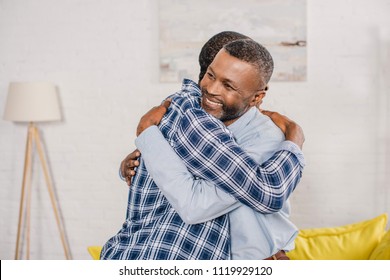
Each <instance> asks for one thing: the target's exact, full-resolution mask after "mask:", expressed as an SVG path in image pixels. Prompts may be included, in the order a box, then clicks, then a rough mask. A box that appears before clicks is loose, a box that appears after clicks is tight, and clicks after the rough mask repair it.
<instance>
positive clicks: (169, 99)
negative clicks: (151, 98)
mask: <svg viewBox="0 0 390 280" xmlns="http://www.w3.org/2000/svg"><path fill="white" fill-rule="evenodd" d="M171 102H172V99H171V98H167V99H165V100H164V101H163V103H162V104H161V105H162V106H163V107H165V109H168V108H169V106H170V105H171Z"/></svg>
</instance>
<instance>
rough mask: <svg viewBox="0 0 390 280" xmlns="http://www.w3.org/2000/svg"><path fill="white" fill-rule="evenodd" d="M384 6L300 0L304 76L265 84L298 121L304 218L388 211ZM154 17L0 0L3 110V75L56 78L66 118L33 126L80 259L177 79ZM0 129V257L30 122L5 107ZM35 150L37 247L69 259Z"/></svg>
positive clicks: (112, 218) (5, 254) (272, 99)
mask: <svg viewBox="0 0 390 280" xmlns="http://www.w3.org/2000/svg"><path fill="white" fill-rule="evenodd" d="M389 12H390V0H376V1H364V0H358V1H351V0H342V1H336V0H331V1H314V0H313V1H310V0H308V80H307V82H301V83H273V84H272V85H271V90H270V91H269V94H268V96H267V100H266V102H265V104H264V107H266V108H268V109H273V110H278V111H280V112H282V113H284V114H287V115H288V116H290V117H291V118H292V119H295V120H296V121H297V122H298V123H300V124H301V125H302V127H303V128H304V130H305V135H306V143H305V146H304V152H305V154H306V160H307V167H306V169H305V173H304V177H303V179H302V182H301V184H300V185H299V187H298V189H297V190H296V191H295V193H294V195H293V199H292V204H293V217H292V218H293V220H294V222H295V223H296V224H297V225H298V226H299V227H301V228H305V227H323V226H335V225H342V224H346V223H353V222H356V221H360V220H363V219H369V218H372V217H374V216H376V215H379V214H381V213H383V212H387V213H390V190H389V187H390V178H389V176H390V175H389V174H390V147H389V142H390V136H389V111H390V101H389V93H390V82H389V80H390V71H389V66H390V18H389V17H388V14H389ZM157 24H158V21H157V1H155V0H148V1H135V0H132V1H131V0H128V1H125V0H120V1H119V0H117V1H114V2H113V1H103V0H89V1H81V0H69V1H51V0H37V1H28V0H0V108H2V109H1V110H3V108H4V104H5V100H6V95H7V88H8V83H9V82H10V81H50V82H53V83H55V84H56V85H57V86H58V88H59V92H60V97H61V103H62V109H63V116H64V118H63V121H62V122H59V123H46V124H43V125H41V126H40V127H41V131H42V133H43V137H44V141H45V143H46V146H47V152H48V157H49V160H50V164H51V169H52V170H51V171H52V174H53V178H54V184H55V188H56V190H57V195H58V197H59V202H60V205H61V213H62V216H63V218H64V221H65V225H66V231H67V235H68V239H69V243H70V247H71V252H72V256H73V258H74V259H89V258H90V257H89V255H88V253H87V250H86V247H87V246H88V245H101V244H103V243H104V242H105V241H106V240H107V239H108V238H109V237H110V236H112V235H113V234H114V233H115V232H116V231H117V230H119V228H120V226H121V223H122V222H123V221H124V216H125V209H126V202H127V187H126V185H125V184H124V183H122V182H121V181H120V180H119V179H118V176H117V174H118V166H119V163H120V161H121V160H122V158H123V157H124V156H125V155H126V154H127V153H128V152H129V151H132V150H133V148H134V144H133V142H134V132H135V128H136V125H137V122H138V120H139V117H140V116H141V115H142V113H143V112H145V111H146V110H148V109H149V108H150V107H151V106H154V105H156V104H158V103H159V102H160V101H161V100H162V98H163V97H165V96H166V95H168V94H169V93H172V92H174V91H175V90H177V89H178V88H179V84H160V83H159V82H158V25H157ZM237 31H240V30H239V28H238V29H237ZM189 32H190V31H189ZM214 33H216V32H212V33H210V36H211V35H213V34H214ZM248 35H250V34H248ZM194 59H196V58H194ZM2 113H3V111H1V114H2ZM0 132H1V137H0V155H1V161H0V186H1V187H0V211H1V212H0V215H1V217H0V236H1V239H0V259H12V258H13V257H14V250H15V241H16V230H17V221H18V210H19V199H20V189H21V181H22V172H23V161H24V149H25V138H26V132H27V131H26V126H25V125H22V124H14V123H10V122H6V121H3V120H1V121H0ZM36 157H37V156H36ZM36 157H35V161H34V162H35V166H34V167H35V170H36V171H35V172H34V178H35V179H34V183H33V187H34V193H33V196H34V199H33V205H32V211H33V212H32V225H31V226H32V235H31V242H32V245H31V258H33V259H63V258H64V256H63V251H62V247H61V244H60V239H59V236H58V232H57V228H56V225H55V221H54V218H53V214H52V213H51V208H50V204H49V200H48V197H47V192H46V190H45V185H44V183H43V182H44V181H43V175H42V173H41V172H38V171H39V169H38V168H39V165H38V163H39V162H38V161H37V159H36ZM39 182H40V183H42V184H38V183H39Z"/></svg>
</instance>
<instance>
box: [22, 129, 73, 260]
mask: <svg viewBox="0 0 390 280" xmlns="http://www.w3.org/2000/svg"><path fill="white" fill-rule="evenodd" d="M34 143H35V147H36V148H37V151H38V155H39V159H40V162H41V165H42V169H43V173H44V176H45V181H46V185H47V190H48V192H49V196H50V201H51V206H52V208H53V211H54V215H55V219H56V222H57V227H58V230H59V233H60V238H61V243H62V246H63V249H64V254H65V258H66V259H67V260H69V259H71V257H70V250H69V246H68V243H67V242H66V239H65V230H64V226H63V223H62V220H61V219H60V216H59V212H58V206H57V201H56V198H55V195H54V189H53V185H52V182H51V179H50V176H49V169H48V167H47V163H46V160H45V153H44V149H43V145H42V142H41V138H40V135H39V130H38V128H37V127H36V126H35V125H34V123H32V122H31V123H30V124H29V126H28V132H27V141H26V153H25V158H24V170H23V181H22V192H21V198H20V206H19V222H18V231H17V237H16V249H15V260H18V259H19V258H20V249H21V248H20V244H21V230H22V227H24V223H26V231H27V232H26V246H27V252H26V258H27V259H29V258H30V214H31V171H32V164H31V158H32V152H33V148H34ZM26 191H27V198H26V197H25V196H26ZM25 210H26V217H25V219H26V220H25V221H24V211H25Z"/></svg>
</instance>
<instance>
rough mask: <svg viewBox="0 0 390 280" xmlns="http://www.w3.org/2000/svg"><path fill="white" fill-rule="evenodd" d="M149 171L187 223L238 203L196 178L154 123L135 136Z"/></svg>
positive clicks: (220, 213)
mask: <svg viewBox="0 0 390 280" xmlns="http://www.w3.org/2000/svg"><path fill="white" fill-rule="evenodd" d="M136 145H137V148H138V149H139V150H140V151H141V154H142V158H143V160H144V162H145V165H146V167H147V170H148V172H149V174H150V175H151V176H152V178H153V180H154V182H155V183H156V185H157V186H158V187H159V189H160V190H161V192H162V193H163V194H164V196H165V197H166V198H167V200H168V201H169V202H170V203H171V205H172V207H173V208H174V209H175V210H176V211H177V212H178V214H179V215H180V217H181V218H182V219H183V221H185V222H186V223H190V224H194V223H201V222H205V221H208V220H211V219H214V218H216V217H219V216H221V215H223V214H226V213H228V212H230V211H231V210H233V209H235V208H237V207H238V206H239V204H240V203H239V202H238V201H237V200H236V199H234V198H233V197H232V196H231V195H229V194H227V193H226V192H225V191H223V190H221V189H219V188H216V187H215V186H214V185H213V184H212V183H211V182H207V181H205V180H202V179H195V178H194V176H193V175H192V174H191V173H190V172H189V171H188V169H187V167H186V166H185V165H184V163H183V162H182V160H181V159H180V158H179V157H178V155H177V154H176V153H175V151H174V150H173V149H172V147H171V146H170V145H169V144H168V142H167V141H166V140H165V138H164V137H163V135H162V134H161V132H160V130H159V129H158V128H157V127H156V126H152V127H150V128H148V129H146V130H145V131H144V132H143V133H142V134H141V135H140V136H139V137H138V138H137V139H136Z"/></svg>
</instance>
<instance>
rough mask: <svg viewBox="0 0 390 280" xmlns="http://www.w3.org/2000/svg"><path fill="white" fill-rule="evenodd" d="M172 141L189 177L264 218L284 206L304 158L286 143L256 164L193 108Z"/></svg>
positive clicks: (229, 136) (225, 132)
mask: <svg viewBox="0 0 390 280" xmlns="http://www.w3.org/2000/svg"><path fill="white" fill-rule="evenodd" d="M174 140H175V141H174V143H175V144H174V149H175V151H176V153H177V154H178V155H179V156H180V158H181V159H182V160H183V162H184V163H185V165H186V166H187V168H188V170H189V171H190V172H191V173H192V174H194V175H195V176H197V177H200V178H203V179H205V180H208V181H210V182H212V183H214V184H215V185H216V186H217V187H218V188H221V189H222V190H224V191H226V192H227V193H229V194H231V195H232V196H233V197H235V198H236V199H237V200H238V201H240V202H241V203H243V204H245V205H247V206H249V207H251V208H252V209H255V210H257V211H260V212H262V213H273V212H277V211H279V210H280V209H281V208H282V207H283V203H284V202H285V201H286V200H287V198H288V197H289V195H290V194H291V193H292V191H293V190H294V189H295V187H296V186H297V184H298V182H299V180H300V178H301V175H302V171H303V167H304V161H303V154H302V153H301V152H300V150H299V149H298V148H297V149H295V147H294V145H292V142H289V143H286V142H284V143H283V144H282V145H281V147H280V149H279V151H277V152H276V153H275V154H274V155H273V156H272V157H271V158H270V159H269V160H267V161H266V162H265V163H263V164H262V165H259V164H257V163H256V161H255V160H253V159H252V158H251V157H250V156H249V155H248V154H247V153H245V151H244V150H243V149H242V148H240V147H239V146H238V145H237V143H236V142H235V140H234V138H233V135H232V134H231V133H230V132H229V131H228V129H227V128H226V127H225V126H224V125H223V123H222V122H220V121H219V120H217V119H215V118H213V117H211V116H210V115H209V114H207V113H206V112H205V111H203V110H201V109H197V108H192V109H189V110H187V111H186V112H185V114H184V116H183V118H182V119H181V122H180V123H179V126H178V129H177V131H176V134H175V135H174Z"/></svg>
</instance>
